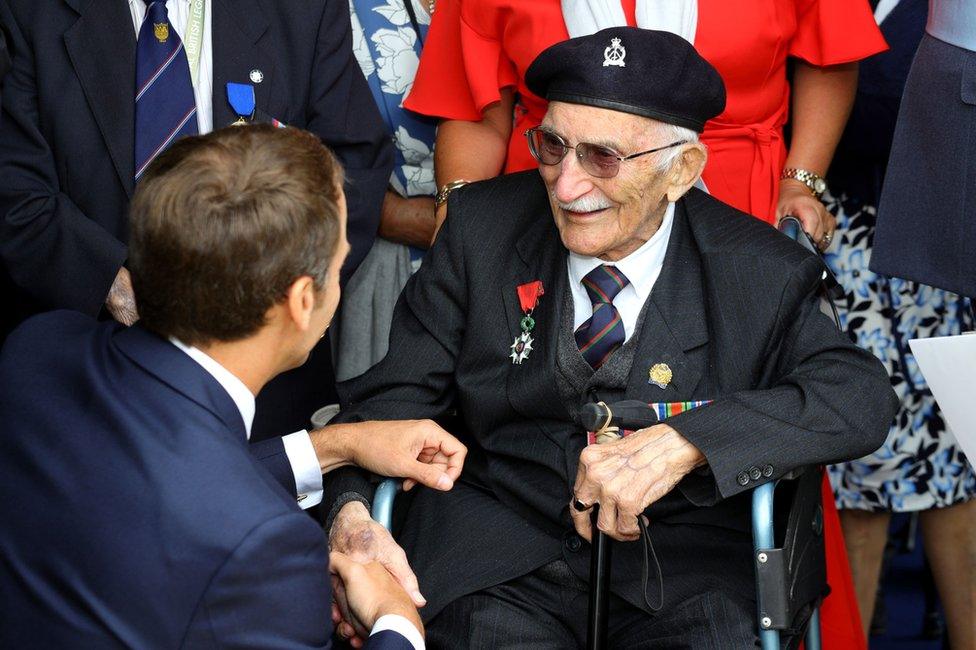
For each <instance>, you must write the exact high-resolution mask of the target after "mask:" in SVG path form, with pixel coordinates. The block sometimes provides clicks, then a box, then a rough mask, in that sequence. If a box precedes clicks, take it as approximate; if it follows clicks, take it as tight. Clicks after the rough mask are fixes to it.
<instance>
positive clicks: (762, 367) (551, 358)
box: [325, 171, 896, 620]
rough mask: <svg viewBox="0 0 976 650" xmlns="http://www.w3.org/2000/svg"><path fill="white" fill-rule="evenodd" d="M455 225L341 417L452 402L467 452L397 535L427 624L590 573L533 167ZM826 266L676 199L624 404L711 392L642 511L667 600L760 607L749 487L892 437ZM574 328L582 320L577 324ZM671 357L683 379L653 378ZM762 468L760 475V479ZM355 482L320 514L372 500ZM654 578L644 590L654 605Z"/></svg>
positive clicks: (558, 265) (491, 184) (617, 566)
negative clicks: (522, 298)
mask: <svg viewBox="0 0 976 650" xmlns="http://www.w3.org/2000/svg"><path fill="white" fill-rule="evenodd" d="M449 212H450V215H451V216H450V219H448V220H447V222H446V224H445V226H444V228H443V229H442V231H441V233H440V234H439V235H438V238H437V242H436V244H435V245H434V248H433V250H432V251H431V252H430V253H429V255H428V257H427V258H426V259H425V260H424V265H423V267H422V268H421V270H420V271H419V272H418V273H417V274H416V275H415V276H414V277H413V278H411V280H410V282H409V283H408V284H407V286H406V288H405V290H404V292H403V294H402V295H401V298H400V302H399V303H398V305H397V308H396V312H395V316H394V320H393V328H392V333H391V339H390V353H389V354H388V356H387V357H386V359H385V360H384V361H383V362H382V363H381V364H379V365H378V366H377V367H375V368H373V369H372V370H371V371H370V372H368V373H366V374H365V375H364V376H363V377H361V378H358V379H356V380H352V381H350V382H347V383H345V384H340V387H339V388H340V394H341V395H342V396H343V397H344V398H346V400H345V408H344V410H343V411H342V413H341V414H340V419H342V420H346V421H348V420H358V419H401V418H436V417H438V416H441V415H442V414H444V413H445V411H447V410H448V409H449V408H451V407H452V406H456V407H457V408H458V410H459V412H460V414H461V417H462V419H463V422H464V426H465V427H466V430H467V431H466V433H467V434H468V436H469V438H468V442H469V448H470V453H469V459H468V461H467V463H466V466H465V469H464V473H463V475H462V480H461V481H459V483H458V484H457V485H456V486H455V488H454V489H453V490H452V491H451V492H449V493H437V494H435V493H433V492H432V491H429V490H424V491H422V492H420V493H419V494H417V495H416V497H415V500H414V502H413V503H412V504H411V506H410V511H409V514H408V517H407V520H406V523H405V525H404V529H403V531H402V533H401V534H400V535H399V541H400V542H401V543H402V544H403V545H404V547H405V550H406V552H407V554H408V557H409V559H410V562H411V565H412V567H413V568H414V570H415V571H416V573H417V576H418V578H419V580H420V586H421V589H423V590H425V593H427V592H429V594H428V598H429V605H428V606H427V607H426V608H425V609H424V610H423V613H424V617H425V618H426V619H428V620H429V619H430V618H431V617H433V616H435V615H436V614H437V612H438V611H440V610H441V609H442V608H443V607H444V605H445V604H447V603H449V602H451V601H452V600H454V599H456V598H458V597H460V596H462V595H464V594H467V593H471V592H473V591H476V590H478V589H481V588H485V587H487V586H490V585H495V584H498V583H500V582H502V581H505V580H508V579H511V578H514V577H516V576H520V575H523V574H525V573H528V572H530V571H532V570H534V569H535V568H538V567H540V566H542V565H544V564H546V563H548V562H550V561H552V560H555V559H559V558H563V559H565V560H566V561H567V562H568V563H569V565H570V566H571V568H572V569H573V570H574V572H575V573H576V574H577V575H578V576H579V577H580V578H582V579H583V580H587V579H588V562H589V553H588V546H587V545H586V544H580V540H579V538H578V537H577V536H576V534H575V532H574V529H573V525H572V522H571V519H570V517H569V512H568V507H569V503H570V500H571V498H572V487H573V484H574V482H575V477H576V470H577V465H578V459H579V454H580V451H581V450H582V448H583V446H584V443H585V434H584V433H583V428H582V426H581V424H580V421H579V419H578V414H577V410H578V409H576V408H573V409H567V406H566V404H565V403H564V401H563V399H562V398H561V396H560V392H559V390H558V388H557V377H556V363H555V358H556V356H555V355H556V343H557V340H558V338H559V332H558V327H559V326H560V323H561V322H562V317H563V314H562V309H563V304H564V299H565V297H566V294H565V292H566V291H567V290H568V288H567V283H568V279H567V266H566V255H567V254H566V250H565V249H564V248H563V246H562V244H561V241H560V239H559V234H558V231H557V229H556V227H555V224H554V222H553V218H552V214H551V211H550V207H549V203H548V199H547V193H546V189H545V186H544V185H543V183H542V180H541V178H540V177H539V175H538V173H537V172H536V171H529V172H524V173H520V174H513V175H509V176H505V177H500V178H498V179H495V180H491V181H487V182H484V183H477V184H472V185H470V186H467V187H465V188H464V189H462V190H459V191H457V192H455V193H454V194H452V195H451V205H450V207H449ZM821 269H822V266H821V262H820V260H819V259H818V258H816V257H815V256H813V255H811V254H809V253H807V252H806V251H804V250H803V249H802V248H801V247H800V246H798V245H796V244H795V243H794V242H792V241H790V240H789V239H787V238H786V237H784V236H783V235H781V234H780V233H778V232H776V231H775V230H774V229H773V228H770V227H769V226H767V225H765V224H763V223H761V222H760V221H758V220H756V219H754V218H752V217H750V216H748V215H745V214H743V213H740V212H738V211H736V210H734V209H733V208H731V207H729V206H727V205H725V204H723V203H720V202H719V201H717V200H715V199H714V198H712V197H710V196H708V195H707V194H705V193H703V192H701V191H699V190H697V189H692V190H691V191H690V192H689V193H688V194H687V195H686V196H685V197H684V198H682V199H681V200H679V201H678V202H677V205H676V210H675V215H674V225H673V229H672V233H671V238H670V241H669V244H668V249H667V254H666V258H665V262H664V268H663V270H662V272H661V275H660V277H659V278H658V280H657V282H656V283H655V285H654V288H653V290H652V292H651V294H650V297H649V301H650V304H649V305H648V308H647V310H646V315H645V320H644V322H643V326H642V328H641V329H640V331H639V332H637V333H635V336H638V337H639V339H638V341H637V348H636V351H635V356H634V362H633V366H632V368H631V371H630V374H629V375H628V380H627V389H626V391H625V393H624V394H622V395H619V394H618V395H604V394H597V395H592V396H590V395H583V396H580V404H582V403H584V402H589V401H591V400H592V401H596V400H597V399H604V398H607V399H608V401H610V400H615V399H632V400H640V401H643V402H678V401H684V400H702V399H712V400H715V401H714V403H712V404H711V405H709V406H707V407H703V408H699V409H696V410H693V411H690V412H687V413H684V414H681V415H679V416H676V417H673V418H670V419H669V420H668V423H669V424H670V425H671V426H672V427H674V428H675V429H676V430H677V431H678V432H680V433H681V434H682V435H683V436H685V437H686V438H687V439H688V440H690V441H691V442H692V443H694V444H695V445H697V446H698V448H699V449H701V451H702V452H703V453H704V454H705V456H706V457H707V459H708V470H707V471H705V472H701V471H695V472H693V473H692V474H690V475H689V476H687V477H686V478H685V479H684V480H683V481H682V482H681V483H680V484H679V485H678V486H677V488H676V489H675V490H673V491H672V492H671V493H670V494H669V495H667V496H666V497H665V498H664V499H662V500H661V501H659V502H658V503H656V504H654V505H652V506H651V508H650V509H649V510H648V511H647V515H648V517H649V518H650V521H651V526H650V533H651V537H652V539H653V542H654V546H655V549H656V552H657V555H658V557H659V559H660V563H661V568H662V571H663V588H664V599H665V607H668V606H671V605H674V604H675V603H679V602H681V601H682V600H684V599H686V598H688V597H690V596H691V595H694V594H696V593H701V592H703V591H708V590H719V591H722V592H724V593H737V594H739V595H742V596H744V597H746V598H754V594H755V586H754V584H755V583H754V579H753V569H752V561H751V551H750V548H751V537H750V532H749V530H750V529H749V525H750V520H749V508H750V505H749V502H750V498H749V495H748V491H749V490H751V489H752V488H754V487H756V486H757V485H759V484H761V483H765V482H767V481H774V480H776V479H778V478H779V477H781V476H783V475H784V474H785V473H787V472H789V471H790V470H792V469H793V468H796V467H798V466H802V465H807V464H813V463H825V462H829V461H834V460H840V459H844V458H853V457H858V456H861V455H863V454H865V453H868V452H870V451H872V450H874V449H876V448H877V447H878V446H879V445H880V444H881V443H882V442H883V440H884V437H885V434H886V432H887V430H888V425H889V422H890V420H891V417H892V416H893V414H894V408H895V406H896V399H895V396H894V394H893V393H892V391H891V388H890V387H889V383H888V378H887V376H886V375H885V372H884V369H883V368H882V367H881V365H880V364H879V363H878V362H877V360H876V359H875V358H874V357H872V356H871V355H870V354H869V353H868V352H865V351H863V350H861V349H859V348H857V347H855V346H854V345H852V344H851V342H850V341H849V340H848V339H847V338H846V337H845V336H844V335H843V334H842V333H840V332H839V331H838V330H837V328H836V327H835V326H834V325H833V323H832V322H831V321H830V320H829V319H828V318H827V317H825V316H824V315H823V314H822V313H821V312H820V311H819V304H818V301H817V300H816V299H815V297H814V291H815V288H816V287H817V284H818V281H819V279H820V274H821ZM534 280H541V281H542V283H543V285H544V288H545V295H544V296H543V297H542V298H541V301H540V303H539V306H538V307H537V308H536V310H535V312H534V314H533V317H534V318H535V323H536V325H535V329H534V330H533V331H532V334H533V337H534V339H535V342H534V343H533V350H532V351H531V353H530V355H529V358H528V359H526V360H525V361H524V362H523V363H522V364H521V365H514V364H513V363H512V360H511V358H510V356H509V355H510V353H511V350H510V346H511V345H512V341H513V340H514V339H515V337H516V336H517V335H518V334H519V332H520V327H519V321H520V320H521V318H522V310H521V308H520V305H519V299H518V296H517V292H516V288H517V287H518V285H520V284H523V283H527V282H532V281H534ZM571 320H572V319H571V318H570V322H571ZM657 363H667V364H668V365H669V366H670V368H671V369H672V371H673V380H672V381H671V383H669V384H668V385H667V386H666V387H665V388H663V389H662V388H659V387H658V386H656V385H654V384H652V383H649V381H648V370H649V369H650V368H651V366H652V365H654V364H657ZM757 474H758V478H756V476H757ZM361 480H362V477H361V476H358V475H357V474H356V472H354V471H341V474H340V476H337V477H336V478H334V479H333V480H332V481H330V484H329V486H327V493H326V501H325V502H326V503H331V504H333V509H332V513H333V514H334V512H335V507H334V506H335V505H336V504H338V503H341V502H342V499H340V495H342V494H343V493H346V497H345V498H348V492H349V491H355V492H358V493H359V494H362V495H365V496H367V497H368V496H369V494H370V492H369V489H368V487H367V486H366V485H365V484H364V483H362V482H360V481H361ZM613 560H614V561H613V590H614V591H615V592H616V593H617V594H619V595H620V596H622V597H624V598H625V599H627V600H628V601H629V602H631V603H633V604H634V605H636V606H638V607H641V608H645V607H646V605H645V602H644V597H643V595H642V593H641V587H642V585H641V568H642V562H643V558H642V557H641V545H640V542H634V543H630V544H616V545H615V549H614V558H613ZM654 582H655V579H654V577H653V572H652V577H651V582H650V584H649V585H648V591H649V594H648V597H649V598H650V600H651V603H655V601H656V600H657V586H656V585H655V584H654Z"/></svg>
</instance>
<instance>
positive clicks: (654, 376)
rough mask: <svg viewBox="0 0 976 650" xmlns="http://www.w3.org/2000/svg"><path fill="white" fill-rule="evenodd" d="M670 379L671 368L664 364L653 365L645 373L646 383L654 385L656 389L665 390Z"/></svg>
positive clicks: (671, 375)
mask: <svg viewBox="0 0 976 650" xmlns="http://www.w3.org/2000/svg"><path fill="white" fill-rule="evenodd" d="M672 377H673V374H672V373H671V366H669V365H668V364H666V363H655V364H654V365H653V366H651V369H650V370H649V371H648V372H647V383H649V384H654V385H655V386H657V387H658V388H667V387H668V384H670V383H671V379H672Z"/></svg>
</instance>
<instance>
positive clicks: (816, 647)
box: [803, 607, 821, 650]
mask: <svg viewBox="0 0 976 650" xmlns="http://www.w3.org/2000/svg"><path fill="white" fill-rule="evenodd" d="M820 645H821V641H820V608H819V607H817V608H816V609H814V610H813V614H811V615H810V623H809V627H807V635H806V641H805V642H804V644H803V648H804V650H820Z"/></svg>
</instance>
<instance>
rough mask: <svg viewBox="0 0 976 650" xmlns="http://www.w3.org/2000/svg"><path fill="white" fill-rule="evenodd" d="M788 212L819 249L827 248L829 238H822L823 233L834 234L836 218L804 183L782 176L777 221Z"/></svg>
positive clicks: (831, 235)
mask: <svg viewBox="0 0 976 650" xmlns="http://www.w3.org/2000/svg"><path fill="white" fill-rule="evenodd" d="M788 214H791V215H793V216H794V217H796V218H797V219H799V220H800V223H801V224H802V225H803V230H804V231H806V233H807V234H808V235H810V237H811V238H812V239H813V241H814V242H815V243H816V244H817V247H818V248H820V250H821V251H824V250H826V249H827V246H829V244H830V242H829V239H824V235H827V234H829V235H830V237H833V236H834V230H835V229H836V228H837V220H836V219H834V216H833V215H832V214H830V213H829V212H827V208H826V207H824V204H823V203H821V201H820V199H818V198H817V197H815V196H813V194H811V193H810V189H809V188H808V187H807V186H806V185H804V184H803V183H801V182H800V181H798V180H796V179H794V178H784V179H783V180H781V181H780V183H779V203H777V205H776V219H777V221H778V220H779V219H782V218H783V217H785V216H786V215H788Z"/></svg>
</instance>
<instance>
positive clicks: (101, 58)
mask: <svg viewBox="0 0 976 650" xmlns="http://www.w3.org/2000/svg"><path fill="white" fill-rule="evenodd" d="M66 1H67V3H68V4H69V5H70V6H71V7H72V8H73V9H74V10H75V11H77V12H78V13H79V14H81V17H80V18H79V19H78V21H77V22H76V23H75V24H74V25H72V26H71V28H69V29H68V30H67V31H66V32H65V34H64V44H65V48H66V49H67V52H68V58H69V59H70V60H71V65H72V66H73V67H74V70H75V74H76V75H77V76H78V81H79V82H80V83H81V87H82V90H83V91H84V93H85V99H86V100H87V101H88V106H89V107H90V108H91V111H92V113H93V114H94V116H95V121H96V123H97V124H98V128H99V131H101V134H102V138H103V139H104V140H105V147H106V148H107V149H108V153H109V156H110V157H111V159H112V164H114V165H115V170H116V172H118V175H119V181H120V182H121V183H122V187H123V188H124V189H125V192H126V194H127V195H128V196H129V198H132V191H133V186H134V183H135V181H134V173H135V172H134V171H133V167H134V166H135V163H134V161H133V157H134V156H135V153H134V130H135V76H136V73H135V68H136V64H135V61H136V37H135V30H134V29H133V27H132V15H131V14H130V13H129V9H128V5H127V4H126V2H125V0H88V1H86V0H66Z"/></svg>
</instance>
